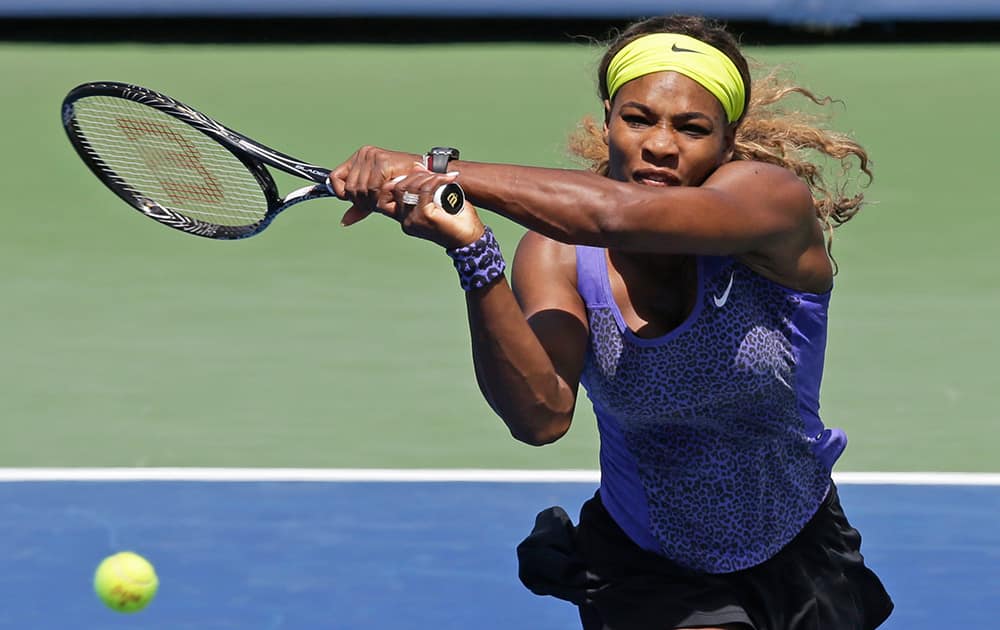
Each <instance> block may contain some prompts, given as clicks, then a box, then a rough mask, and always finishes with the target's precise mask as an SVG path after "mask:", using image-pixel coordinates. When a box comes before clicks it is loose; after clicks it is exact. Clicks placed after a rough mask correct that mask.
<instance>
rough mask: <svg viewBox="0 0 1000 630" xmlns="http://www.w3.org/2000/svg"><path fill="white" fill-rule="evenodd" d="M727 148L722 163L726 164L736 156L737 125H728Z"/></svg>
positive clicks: (724, 150) (723, 153)
mask: <svg viewBox="0 0 1000 630" xmlns="http://www.w3.org/2000/svg"><path fill="white" fill-rule="evenodd" d="M724 142H725V148H724V149H723V152H722V162H723V163H726V162H729V161H731V160H732V159H733V155H735V154H736V125H726V137H725V140H724Z"/></svg>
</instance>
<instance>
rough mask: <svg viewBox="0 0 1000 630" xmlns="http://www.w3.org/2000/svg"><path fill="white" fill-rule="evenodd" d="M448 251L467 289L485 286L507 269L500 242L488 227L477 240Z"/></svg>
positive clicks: (461, 281) (463, 286)
mask: <svg viewBox="0 0 1000 630" xmlns="http://www.w3.org/2000/svg"><path fill="white" fill-rule="evenodd" d="M447 252H448V255H449V256H451V258H452V260H454V261H455V269H456V270H457V271H458V280H459V282H460V283H461V285H462V289H464V290H466V291H471V290H472V289H480V288H482V287H485V286H486V285H488V284H490V283H491V282H493V281H494V280H496V279H497V278H499V277H500V276H502V275H503V272H504V271H505V270H506V269H507V264H506V263H505V262H504V260H503V252H501V251H500V244H499V243H497V239H496V237H495V236H493V230H491V229H490V228H488V227H487V228H486V231H485V232H483V235H482V236H480V237H479V239H478V240H477V241H475V242H473V243H469V244H468V245H466V246H465V247H458V248H456V249H449V250H447Z"/></svg>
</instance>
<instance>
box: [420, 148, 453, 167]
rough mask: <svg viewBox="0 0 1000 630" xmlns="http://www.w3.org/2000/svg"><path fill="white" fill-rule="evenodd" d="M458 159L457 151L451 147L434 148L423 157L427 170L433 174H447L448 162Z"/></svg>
mask: <svg viewBox="0 0 1000 630" xmlns="http://www.w3.org/2000/svg"><path fill="white" fill-rule="evenodd" d="M457 159H458V149H455V148H452V147H434V148H433V149H431V150H430V151H428V152H427V153H426V154H425V155H424V161H425V162H426V163H427V168H428V169H430V170H431V171H432V172H434V173H447V172H448V162H451V161H452V160H457Z"/></svg>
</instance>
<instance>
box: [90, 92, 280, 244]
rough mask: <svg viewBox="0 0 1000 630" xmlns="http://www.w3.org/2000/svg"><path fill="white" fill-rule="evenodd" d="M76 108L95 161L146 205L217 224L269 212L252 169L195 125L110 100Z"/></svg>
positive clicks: (241, 222) (101, 99)
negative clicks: (150, 204) (147, 202)
mask: <svg viewBox="0 0 1000 630" xmlns="http://www.w3.org/2000/svg"><path fill="white" fill-rule="evenodd" d="M74 110H75V118H76V123H77V127H78V129H79V131H80V133H81V136H82V139H83V141H84V144H85V145H86V148H87V151H88V152H89V153H90V155H91V157H92V158H93V159H94V160H95V161H96V162H97V163H98V165H99V166H100V167H101V168H102V169H103V170H104V171H105V174H106V175H107V176H109V177H111V178H112V179H113V180H115V181H116V182H117V183H118V184H119V185H120V186H121V187H123V188H125V189H126V190H128V191H129V192H131V193H132V194H133V195H134V196H135V197H136V199H137V200H138V201H139V202H140V203H144V202H145V201H152V202H154V203H156V204H158V205H160V206H163V207H166V208H169V209H170V210H173V211H174V212H177V213H180V214H182V215H185V216H188V217H191V218H194V219H197V220H200V221H204V222H207V223H215V224H218V225H234V226H236V225H251V224H254V223H257V222H258V221H260V220H261V219H263V218H264V216H265V215H266V214H267V210H268V203H267V199H266V197H265V195H264V192H263V190H262V189H261V186H260V184H259V183H258V182H257V180H256V178H254V176H253V174H251V173H250V171H249V170H248V169H247V167H246V166H245V165H244V164H243V163H242V162H240V161H239V160H238V159H237V158H236V157H235V156H234V155H233V154H232V153H230V152H229V151H228V150H226V149H225V147H223V146H222V145H220V144H218V143H216V142H214V141H213V140H211V139H210V138H208V137H207V136H205V135H204V134H202V133H201V132H199V131H198V130H197V129H195V128H193V127H191V126H190V125H188V124H186V123H184V122H181V121H180V120H177V119H176V118H174V117H172V116H170V115H168V114H165V113H163V112H161V111H159V110H157V109H154V108H152V107H148V106H146V105H142V104H140V103H136V102H134V101H130V100H126V99H122V98H115V97H108V96H92V97H87V98H84V99H81V100H79V101H77V102H76V103H75V105H74Z"/></svg>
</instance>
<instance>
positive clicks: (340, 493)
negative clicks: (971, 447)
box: [0, 478, 1000, 630]
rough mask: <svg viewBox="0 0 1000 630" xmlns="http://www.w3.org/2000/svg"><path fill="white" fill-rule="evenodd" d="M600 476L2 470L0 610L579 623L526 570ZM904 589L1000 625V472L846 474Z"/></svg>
mask: <svg viewBox="0 0 1000 630" xmlns="http://www.w3.org/2000/svg"><path fill="white" fill-rule="evenodd" d="M595 488H596V483H595V482H593V481H575V482H560V483H556V482H547V481H540V482H539V481H535V482H527V481H509V480H508V481H502V482H493V481H470V480H464V481H461V480H460V481H445V480H441V481H434V480H431V481H427V480H422V481H377V480H376V481H343V480H341V481H275V480H270V481H267V480H264V481H251V480H247V481H232V480H209V481H204V480H203V481H196V480H173V481H170V480H149V479H136V480H105V481H100V480H93V479H86V478H84V479H80V480H48V481H41V480H31V479H5V480H4V482H2V483H0V527H2V531H3V536H2V537H0V558H2V559H3V564H4V570H3V571H2V572H0V627H2V628H17V629H20V630H29V629H30V630H34V629H39V630H41V629H60V630H65V629H70V628H74V629H76V628H79V629H92V628H93V629H98V628H100V629H103V628H112V629H113V628H143V629H145V628H150V629H154V628H155V629H159V628H162V629H167V628H169V629H172V630H177V629H180V628H193V629H199V630H210V629H222V628H262V629H276V628H295V629H299V628H301V629H313V628H317V629H319V628H347V629H371V630H389V629H392V630H399V629H402V628H413V629H428V630H430V629H433V630H447V629H455V630H459V629H461V630H471V629H474V628H475V629H483V630H494V629H495V630H500V629H504V630H508V629H510V628H519V629H521V628H524V629H533V630H566V629H572V628H578V627H579V625H578V622H577V618H576V614H575V611H574V609H573V608H572V607H571V606H570V605H569V604H565V603H563V602H560V601H558V600H554V599H551V598H540V597H536V596H534V595H532V594H531V593H529V592H528V591H527V590H526V589H524V588H523V587H522V586H521V585H520V583H519V582H518V580H517V570H516V562H515V553H514V548H515V546H516V545H517V543H518V542H519V541H520V540H521V538H523V537H524V536H525V535H526V534H527V533H528V532H529V531H530V529H531V527H532V524H533V521H534V515H535V513H536V512H537V511H539V510H541V509H543V508H545V507H548V506H550V505H557V504H558V505H563V506H565V507H566V508H567V510H568V511H569V512H570V514H572V515H575V514H576V513H577V509H578V507H579V505H580V503H581V502H583V501H584V500H585V499H587V498H588V497H589V496H590V495H591V494H593V492H594V490H595ZM840 491H841V498H842V501H843V504H844V507H845V509H846V511H847V514H848V517H849V518H850V519H851V521H852V522H853V523H854V525H855V526H856V527H858V528H859V529H860V530H861V532H862V534H863V536H864V543H863V547H862V551H864V552H865V556H866V558H867V559H868V561H869V563H870V564H871V566H872V567H873V568H874V569H875V570H876V571H877V572H878V573H879V574H880V575H881V577H882V579H883V581H884V582H885V584H886V586H887V588H888V589H889V591H890V593H891V594H892V595H893V597H894V599H895V601H896V606H897V608H896V612H895V614H894V615H893V617H892V618H891V619H890V621H889V622H888V623H886V624H885V625H884V626H883V628H896V629H906V630H919V629H924V628H926V629H928V630H929V629H931V628H934V629H938V628H945V627H946V628H996V627H998V624H1000V621H998V619H1000V526H998V517H1000V486H998V485H996V483H995V482H993V481H991V482H989V483H980V484H975V485H955V484H948V485H936V484H931V485H914V484H879V483H870V482H869V483H864V484H857V483H849V482H842V483H841V485H840ZM120 550H134V551H137V552H139V553H141V554H143V555H145V556H146V557H147V558H149V559H150V560H151V561H152V562H153V563H154V564H155V565H156V568H157V571H158V573H159V577H160V591H159V594H158V595H157V597H156V599H155V600H154V601H153V603H152V604H151V605H150V606H149V608H147V609H146V610H145V611H143V612H140V613H137V614H132V615H125V614H119V613H115V612H112V611H110V610H108V609H106V608H104V606H103V604H101V603H100V602H99V600H98V599H97V598H96V597H95V596H94V594H93V591H92V587H91V578H92V574H93V571H94V568H95V567H96V566H97V564H98V562H99V561H100V560H101V559H102V558H103V557H104V556H106V555H108V554H110V553H113V552H115V551H120Z"/></svg>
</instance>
